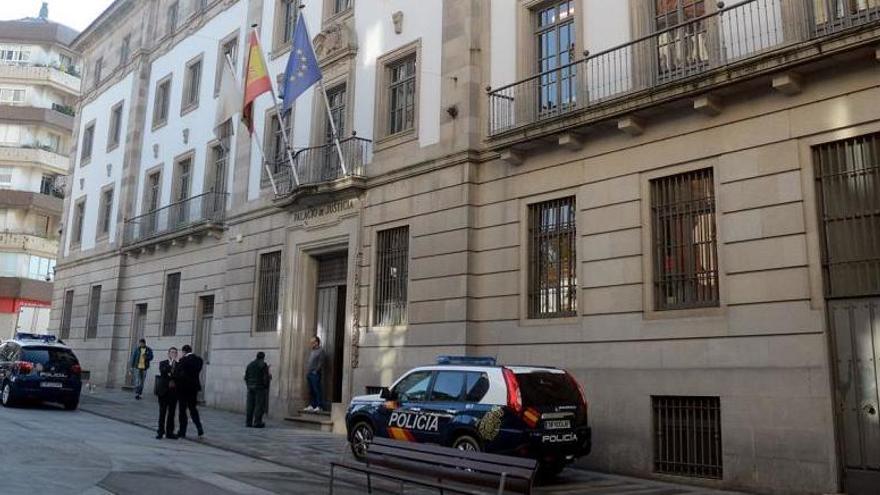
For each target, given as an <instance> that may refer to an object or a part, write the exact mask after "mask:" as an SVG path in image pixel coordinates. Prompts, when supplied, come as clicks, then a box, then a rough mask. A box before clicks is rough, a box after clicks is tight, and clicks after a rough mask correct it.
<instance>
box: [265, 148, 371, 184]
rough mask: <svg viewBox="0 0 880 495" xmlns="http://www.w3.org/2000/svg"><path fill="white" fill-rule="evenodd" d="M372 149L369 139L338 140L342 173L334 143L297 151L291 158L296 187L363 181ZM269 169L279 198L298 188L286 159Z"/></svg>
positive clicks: (278, 160) (276, 161) (283, 158)
mask: <svg viewBox="0 0 880 495" xmlns="http://www.w3.org/2000/svg"><path fill="white" fill-rule="evenodd" d="M372 145H373V142H372V141H370V140H369V139H363V138H359V137H354V136H353V137H350V138H346V139H343V140H341V141H340V142H339V148H340V150H341V151H342V158H343V160H344V161H345V170H343V167H342V162H341V161H340V158H339V154H340V153H339V150H337V149H336V145H335V144H334V143H328V144H323V145H321V146H313V147H311V148H303V149H301V150H299V151H297V152H296V154H294V155H293V164H294V167H296V173H297V176H298V177H299V187H303V186H313V185H318V184H324V183H331V182H334V181H336V180H338V179H343V178H346V177H365V176H366V165H367V160H369V158H370V155H371V153H372ZM271 168H272V177H273V179H274V180H275V187H276V188H277V189H278V196H279V197H280V196H287V195H289V194H292V193H293V192H295V191H296V189H297V184H296V181H295V180H294V177H293V172H292V170H291V168H290V164H289V160H288V159H287V157H281V158H279V159H277V160H275V161H274V163H273V164H272V167H271Z"/></svg>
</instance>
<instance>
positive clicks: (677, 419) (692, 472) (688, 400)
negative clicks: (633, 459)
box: [651, 396, 723, 479]
mask: <svg viewBox="0 0 880 495" xmlns="http://www.w3.org/2000/svg"><path fill="white" fill-rule="evenodd" d="M651 403H652V408H653V418H654V420H653V422H654V471H655V472H657V473H662V474H673V475H678V476H688V477H691V478H712V479H721V478H722V474H723V471H722V460H721V399H720V398H718V397H680V396H653V397H651Z"/></svg>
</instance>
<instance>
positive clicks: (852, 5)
mask: <svg viewBox="0 0 880 495" xmlns="http://www.w3.org/2000/svg"><path fill="white" fill-rule="evenodd" d="M707 3H708V2H707ZM731 3H732V2H731ZM878 22H880V4H878V3H877V2H873V1H849V0H744V1H741V2H737V3H735V4H733V5H731V6H729V7H725V6H724V5H723V2H719V8H718V9H717V10H716V11H714V12H711V13H708V14H706V15H703V16H700V17H696V18H694V19H691V20H689V21H687V22H683V23H681V24H678V25H676V26H674V27H671V28H669V29H664V30H660V31H657V32H655V33H652V34H650V35H648V36H645V37H642V38H639V39H636V40H633V41H630V42H628V43H626V44H623V45H620V46H617V47H614V48H611V49H608V50H605V51H603V52H600V53H596V54H593V55H588V56H586V58H583V59H581V60H578V61H575V62H572V63H570V64H567V65H563V66H560V67H556V68H553V69H551V70H546V71H544V72H541V73H539V74H536V75H533V76H531V77H529V78H526V79H524V80H521V81H518V82H515V83H513V84H509V85H507V86H504V87H501V88H497V89H494V90H490V91H489V134H490V135H497V134H501V133H503V132H506V131H511V130H515V129H518V128H521V127H524V126H527V125H530V124H534V123H538V122H542V121H545V120H548V119H552V118H554V117H558V116H561V115H566V114H571V113H574V112H578V111H580V110H585V109H588V108H590V107H593V106H596V105H598V104H605V103H608V102H611V101H613V100H616V99H621V98H625V97H628V96H631V95H633V94H634V93H637V92H640V91H645V90H652V89H655V88H660V87H662V86H665V85H669V84H673V83H681V82H683V81H684V80H686V79H689V78H692V77H694V76H699V75H703V74H706V73H708V72H710V71H712V70H714V69H718V68H720V67H724V66H727V65H730V64H735V63H738V62H743V61H747V60H748V59H752V58H756V57H759V56H763V55H765V54H768V53H772V52H774V51H780V50H783V49H785V48H787V47H789V46H791V45H794V44H797V43H800V42H804V41H809V40H815V39H819V38H822V37H827V36H830V35H833V34H837V33H840V32H842V31H846V30H848V29H851V28H854V27H857V26H864V25H866V24H870V23H878Z"/></svg>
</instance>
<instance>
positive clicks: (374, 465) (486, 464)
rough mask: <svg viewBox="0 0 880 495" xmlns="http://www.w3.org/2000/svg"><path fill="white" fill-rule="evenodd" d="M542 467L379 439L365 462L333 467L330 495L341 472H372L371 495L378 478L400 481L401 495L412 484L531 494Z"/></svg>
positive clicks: (463, 490)
mask: <svg viewBox="0 0 880 495" xmlns="http://www.w3.org/2000/svg"><path fill="white" fill-rule="evenodd" d="M537 466H538V463H537V461H535V460H534V459H524V458H520V457H509V456H503V455H497V454H486V453H483V452H472V451H464V450H458V449H453V448H449V447H441V446H439V445H433V444H419V443H411V442H401V441H397V440H389V439H385V438H374V439H373V441H372V443H371V444H370V447H369V449H367V456H366V462H365V463H363V464H361V463H352V462H346V461H340V462H335V461H334V462H331V463H330V495H333V484H334V481H335V477H336V473H335V470H336V468H340V469H345V470H349V471H354V472H359V473H363V474H366V476H367V492H368V493H373V477H379V478H384V479H388V480H393V481H396V482H398V483H400V493H404V485H405V484H411V485H417V486H421V487H425V488H436V489H437V490H439V492H440V493H441V494H444V493H460V494H467V495H476V494H479V493H485V492H484V491H478V490H474V489H473V488H475V487H479V488H491V489H492V490H493V491H494V490H496V489H497V493H498V494H499V495H502V494H504V493H523V494H531V493H532V486H533V485H534V482H535V472H536V470H537Z"/></svg>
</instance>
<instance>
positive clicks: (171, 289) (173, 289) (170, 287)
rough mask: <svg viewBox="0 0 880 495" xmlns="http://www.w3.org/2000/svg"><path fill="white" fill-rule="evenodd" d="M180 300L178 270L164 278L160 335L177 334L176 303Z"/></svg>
mask: <svg viewBox="0 0 880 495" xmlns="http://www.w3.org/2000/svg"><path fill="white" fill-rule="evenodd" d="M179 301H180V272H177V273H169V274H168V276H167V277H166V278H165V309H164V311H163V314H162V336H163V337H171V336H174V335H176V334H177V305H178V302H179Z"/></svg>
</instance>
